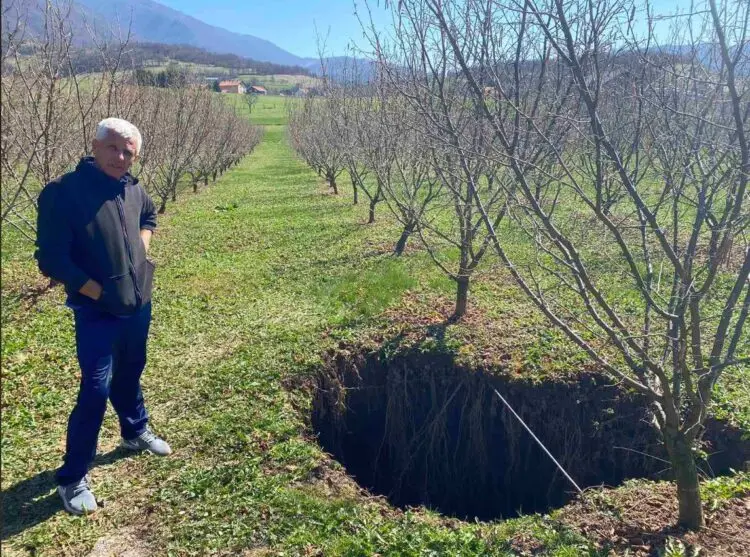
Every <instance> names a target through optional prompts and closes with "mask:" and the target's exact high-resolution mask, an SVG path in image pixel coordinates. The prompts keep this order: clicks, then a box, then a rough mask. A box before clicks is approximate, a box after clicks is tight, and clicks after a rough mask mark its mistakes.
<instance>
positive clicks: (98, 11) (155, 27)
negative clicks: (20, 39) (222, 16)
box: [3, 0, 317, 67]
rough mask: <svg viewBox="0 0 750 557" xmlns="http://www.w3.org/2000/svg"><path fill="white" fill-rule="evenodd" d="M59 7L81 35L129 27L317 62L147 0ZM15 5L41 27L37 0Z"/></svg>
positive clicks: (249, 54)
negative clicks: (89, 29) (88, 27)
mask: <svg viewBox="0 0 750 557" xmlns="http://www.w3.org/2000/svg"><path fill="white" fill-rule="evenodd" d="M56 3H57V4H58V5H60V6H61V7H62V9H63V10H66V9H67V6H68V4H71V10H70V18H71V24H72V28H73V30H74V34H76V35H80V36H85V35H86V33H85V32H82V33H80V34H79V33H78V31H79V30H80V31H84V30H85V28H86V27H87V26H90V27H95V28H96V29H97V31H98V32H100V33H101V32H102V31H105V30H109V31H114V30H116V29H117V28H119V29H120V30H121V31H122V30H124V29H127V28H128V26H129V25H130V29H131V32H132V35H133V40H135V41H138V42H153V43H166V44H185V45H191V46H196V47H199V48H203V49H206V50H208V51H211V52H218V53H231V54H236V55H238V56H242V57H246V58H252V59H254V60H258V61H262V62H272V63H274V64H284V65H288V66H303V67H309V66H311V65H313V66H314V65H315V64H316V63H317V60H315V59H311V58H302V57H300V56H295V55H294V54H292V53H291V52H287V51H286V50H284V49H282V48H280V47H278V46H276V45H275V44H273V43H272V42H271V41H268V40H265V39H261V38H259V37H255V36H252V35H245V34H241V33H234V32H231V31H227V30H226V29H222V28H220V27H216V26H213V25H209V24H207V23H204V22H202V21H200V20H198V19H196V18H194V17H191V16H188V15H186V14H184V13H182V12H180V11H178V10H174V9H172V8H169V7H167V6H165V5H163V4H160V3H158V2H155V1H153V0H110V1H108V2H101V1H100V0H72V2H68V0H57V2H56ZM3 4H4V7H5V5H9V3H7V2H3ZM14 4H15V6H17V7H19V8H20V10H21V11H22V12H27V13H28V14H29V16H30V18H29V28H30V29H31V30H32V31H39V30H41V15H40V14H41V13H42V11H43V10H40V9H39V8H42V7H43V5H44V1H43V0H16V2H15V3H14Z"/></svg>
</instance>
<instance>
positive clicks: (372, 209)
mask: <svg viewBox="0 0 750 557" xmlns="http://www.w3.org/2000/svg"><path fill="white" fill-rule="evenodd" d="M377 204H378V200H377V199H374V198H373V199H370V216H369V218H368V219H367V224H372V223H373V222H375V205H377Z"/></svg>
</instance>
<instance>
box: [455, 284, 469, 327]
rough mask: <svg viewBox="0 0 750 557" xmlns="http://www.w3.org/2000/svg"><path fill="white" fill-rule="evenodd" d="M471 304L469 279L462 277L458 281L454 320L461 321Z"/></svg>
mask: <svg viewBox="0 0 750 557" xmlns="http://www.w3.org/2000/svg"><path fill="white" fill-rule="evenodd" d="M468 303H469V277H460V278H459V279H458V280H457V281H456V309H455V311H454V312H453V317H452V318H453V319H454V320H455V319H460V318H461V317H462V316H463V315H464V314H465V313H466V306H467V305H468Z"/></svg>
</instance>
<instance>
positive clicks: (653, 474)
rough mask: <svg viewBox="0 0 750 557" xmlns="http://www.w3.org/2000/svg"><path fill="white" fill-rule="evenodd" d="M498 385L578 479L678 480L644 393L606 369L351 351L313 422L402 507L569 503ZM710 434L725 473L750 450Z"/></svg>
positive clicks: (459, 509)
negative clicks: (561, 370) (568, 371)
mask: <svg viewBox="0 0 750 557" xmlns="http://www.w3.org/2000/svg"><path fill="white" fill-rule="evenodd" d="M493 389H497V390H498V391H499V392H500V393H501V394H502V395H503V396H504V397H505V398H506V399H507V400H508V401H509V402H510V403H511V404H512V405H513V407H514V409H515V410H516V412H518V413H519V414H520V415H521V416H522V417H523V419H524V420H525V421H526V423H527V424H528V425H529V426H530V427H531V429H532V430H533V431H534V432H535V433H536V434H537V436H539V437H540V439H541V440H542V441H543V442H544V443H545V445H546V446H547V448H548V449H549V450H550V451H551V452H552V454H553V455H555V457H556V458H557V459H558V460H559V461H560V462H561V463H562V464H563V466H564V467H565V469H566V470H567V471H568V473H570V474H571V476H572V477H573V478H574V479H575V480H576V482H577V483H578V484H579V485H580V486H582V487H584V486H593V485H601V484H606V485H618V484H620V483H621V482H622V481H623V480H625V479H627V478H634V477H650V478H661V479H664V478H668V477H669V465H668V463H665V462H664V460H665V458H666V457H665V456H664V453H663V451H662V450H661V447H660V442H659V439H658V436H657V432H656V430H655V429H654V428H653V427H652V426H651V425H650V416H649V415H648V412H647V410H646V406H645V404H644V403H643V400H642V399H640V398H639V397H637V396H634V395H631V394H627V393H624V392H623V391H622V390H621V389H620V388H618V387H617V386H614V385H612V383H611V382H610V381H609V380H607V379H606V378H605V377H602V376H600V375H596V374H585V375H582V376H580V378H579V379H578V380H577V381H575V382H562V381H548V382H540V383H532V382H530V381H524V380H509V379H508V378H506V377H503V376H502V375H501V374H496V373H488V372H483V371H475V370H469V369H464V368H461V367H457V366H455V365H454V362H453V360H452V358H451V357H450V356H449V355H447V354H443V353H438V354H436V353H430V352H420V351H418V350H413V351H405V352H401V353H397V354H396V355H394V356H392V357H389V358H388V359H385V358H384V357H383V355H382V353H370V354H362V353H356V352H346V351H343V352H340V353H337V354H334V355H331V356H330V358H329V359H328V361H327V364H326V365H325V366H324V368H323V369H322V370H321V373H320V375H319V378H318V389H317V391H316V392H317V394H316V397H315V401H314V407H313V415H312V425H313V428H314V429H315V431H316V432H317V433H318V434H319V439H320V443H321V445H322V446H323V448H324V449H325V450H326V451H328V452H330V453H331V454H333V455H334V456H335V457H336V458H337V459H338V460H339V461H340V462H342V463H343V464H344V465H345V466H346V468H347V470H348V471H349V473H350V474H352V475H353V476H354V477H355V478H356V479H357V481H358V482H359V483H360V484H361V485H363V486H364V487H367V488H368V489H370V490H371V491H373V492H375V493H379V494H384V495H386V496H387V497H388V498H389V499H390V500H391V502H392V503H394V504H395V505H398V506H406V505H425V506H428V507H431V508H434V509H437V510H439V511H441V512H443V513H444V514H448V515H453V516H457V517H461V518H465V517H469V518H473V517H478V518H480V519H485V520H486V519H493V518H498V517H509V516H515V515H518V514H527V513H532V512H539V511H546V510H548V509H550V508H551V507H557V506H561V505H563V504H564V503H566V502H567V501H568V500H569V499H570V498H571V496H572V495H573V493H572V491H573V488H572V486H571V485H570V484H569V483H568V482H567V480H565V479H564V477H563V476H562V474H561V473H560V472H559V470H557V468H556V467H555V465H554V464H553V463H552V462H551V460H550V459H549V458H548V457H547V456H546V455H545V454H544V453H543V452H542V450H541V449H540V448H539V447H538V446H537V445H536V444H535V443H534V441H533V440H532V439H531V438H530V436H529V435H528V433H527V432H526V431H525V430H524V429H523V427H522V426H521V425H520V424H519V423H518V422H517V420H516V419H515V418H514V417H513V416H512V415H511V414H510V412H508V411H507V409H506V408H505V407H504V405H503V404H502V402H501V401H500V400H499V399H498V397H497V396H496V395H495V394H494V392H493ZM705 438H706V440H707V442H708V445H709V447H708V448H709V449H710V452H715V453H716V454H715V455H714V456H713V457H712V458H711V459H710V461H709V464H710V467H711V469H712V471H713V473H715V474H720V473H722V472H726V471H727V470H728V468H729V467H734V468H738V467H741V466H742V465H743V461H744V460H745V459H747V458H748V457H749V456H750V452H749V451H748V447H747V443H745V444H742V443H741V442H740V441H739V433H738V432H736V431H732V430H731V429H730V428H728V427H726V426H723V425H721V424H717V423H714V422H712V423H711V424H709V428H708V431H707V433H706V436H705ZM730 449H731V450H730ZM704 464H705V463H704Z"/></svg>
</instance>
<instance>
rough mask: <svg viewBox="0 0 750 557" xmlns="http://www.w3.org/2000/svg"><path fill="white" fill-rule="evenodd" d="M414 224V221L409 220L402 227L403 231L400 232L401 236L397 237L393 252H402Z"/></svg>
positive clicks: (397, 253) (399, 253)
mask: <svg viewBox="0 0 750 557" xmlns="http://www.w3.org/2000/svg"><path fill="white" fill-rule="evenodd" d="M414 226H415V225H414V223H412V222H410V223H409V224H407V225H406V226H405V227H404V231H403V232H402V233H401V237H400V238H399V239H398V242H396V247H395V248H394V250H393V253H394V254H396V255H401V254H402V253H404V248H405V247H406V242H407V241H408V240H409V236H411V233H412V232H414Z"/></svg>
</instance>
